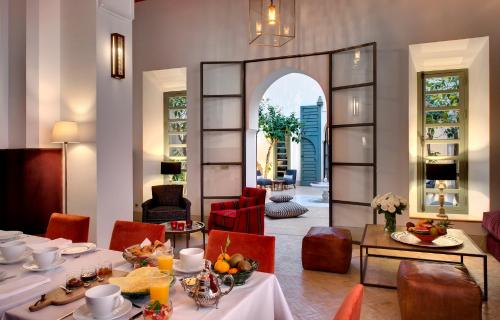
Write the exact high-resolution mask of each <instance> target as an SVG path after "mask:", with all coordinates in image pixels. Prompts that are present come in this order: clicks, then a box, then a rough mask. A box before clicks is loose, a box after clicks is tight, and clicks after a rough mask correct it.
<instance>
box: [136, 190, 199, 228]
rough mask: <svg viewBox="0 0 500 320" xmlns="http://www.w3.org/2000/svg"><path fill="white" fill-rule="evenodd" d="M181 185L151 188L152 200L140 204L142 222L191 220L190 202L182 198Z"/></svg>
mask: <svg viewBox="0 0 500 320" xmlns="http://www.w3.org/2000/svg"><path fill="white" fill-rule="evenodd" d="M183 189H184V188H183V186H182V185H158V186H153V187H151V191H152V194H153V197H152V199H149V200H148V201H146V202H144V203H143V204H142V222H148V223H164V222H168V221H176V220H190V219H191V202H190V201H189V200H188V199H186V198H184V197H183V196H182V194H183Z"/></svg>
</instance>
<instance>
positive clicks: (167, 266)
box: [157, 248, 174, 276]
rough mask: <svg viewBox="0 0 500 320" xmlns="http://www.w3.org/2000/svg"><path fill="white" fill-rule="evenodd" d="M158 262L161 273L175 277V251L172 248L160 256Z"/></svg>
mask: <svg viewBox="0 0 500 320" xmlns="http://www.w3.org/2000/svg"><path fill="white" fill-rule="evenodd" d="M157 261H158V269H160V271H161V272H165V273H168V274H169V275H171V276H173V274H174V270H173V269H174V251H173V249H172V248H169V249H168V250H165V252H163V253H162V254H160V255H159V256H158V258H157Z"/></svg>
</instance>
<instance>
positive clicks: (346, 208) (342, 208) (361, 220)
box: [333, 203, 373, 227]
mask: <svg viewBox="0 0 500 320" xmlns="http://www.w3.org/2000/svg"><path fill="white" fill-rule="evenodd" d="M370 223H373V210H372V209H371V208H370V207H362V206H353V205H347V204H340V203H335V204H334V206H333V225H334V226H338V227H359V226H364V225H365V224H370Z"/></svg>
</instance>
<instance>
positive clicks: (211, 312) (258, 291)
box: [0, 250, 293, 320]
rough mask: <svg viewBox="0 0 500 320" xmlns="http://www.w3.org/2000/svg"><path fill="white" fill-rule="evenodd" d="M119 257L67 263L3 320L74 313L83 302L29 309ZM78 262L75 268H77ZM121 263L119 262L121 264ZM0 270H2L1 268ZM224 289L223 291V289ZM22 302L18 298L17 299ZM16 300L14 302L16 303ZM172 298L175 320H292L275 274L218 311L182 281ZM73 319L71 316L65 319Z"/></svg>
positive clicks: (257, 276)
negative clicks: (79, 273)
mask: <svg viewBox="0 0 500 320" xmlns="http://www.w3.org/2000/svg"><path fill="white" fill-rule="evenodd" d="M117 257H119V259H120V261H121V262H124V260H123V258H121V253H120V252H117V251H110V250H99V251H98V252H96V253H94V254H88V255H83V256H81V257H80V258H78V259H74V260H70V259H71V258H69V259H68V261H66V263H65V265H64V266H63V267H64V271H63V270H58V271H54V272H53V273H51V274H50V275H47V276H49V277H50V276H51V277H52V282H51V283H50V286H45V287H44V288H43V289H42V288H38V290H36V292H30V294H29V297H30V298H28V297H23V299H22V300H21V301H17V300H16V301H17V303H15V302H13V304H15V306H14V305H13V304H10V306H9V307H8V308H4V307H3V306H2V307H1V308H2V309H4V310H7V311H6V312H5V314H4V315H3V318H2V319H4V320H30V319H32V320H41V319H43V320H45V319H47V320H49V319H58V318H59V317H62V316H64V315H66V314H68V313H70V312H71V311H73V310H75V309H76V308H78V307H79V306H81V305H82V304H83V303H85V301H84V299H80V300H78V301H75V302H73V303H70V304H67V305H64V306H49V307H46V308H44V309H42V310H40V311H37V312H30V311H29V310H28V307H29V306H30V305H31V304H32V303H33V302H34V300H33V298H34V297H39V295H40V294H42V293H43V292H47V291H49V290H51V289H53V288H55V287H57V286H59V285H61V284H63V283H64V281H65V274H66V272H65V271H66V270H72V269H74V268H76V267H77V270H79V268H81V267H82V266H84V265H86V264H95V263H97V262H98V261H99V259H102V258H106V260H110V261H113V263H114V264H116V263H118V262H115V261H116V258H117ZM75 263H76V266H74V265H75ZM118 264H119V263H118ZM127 266H128V264H122V267H118V268H117V269H125V268H127ZM0 270H1V269H0ZM224 289H225V288H223V290H224ZM15 299H19V297H17V298H15ZM15 299H14V300H15ZM171 299H172V303H173V307H174V315H173V319H172V320H194V319H200V320H212V319H213V320H232V319H236V320H245V319H251V320H253V319H255V320H257V319H258V320H274V319H276V320H292V319H293V317H292V314H291V312H290V309H289V307H288V304H287V302H286V300H285V297H284V296H283V292H282V291H281V287H280V285H279V283H278V280H277V278H276V276H275V275H273V274H268V273H262V272H255V273H254V274H253V275H252V277H251V278H250V279H249V280H248V281H247V283H246V284H245V285H244V286H240V287H234V289H233V291H231V292H230V293H229V295H227V296H224V297H223V298H222V299H221V301H220V303H219V308H218V309H215V308H201V309H200V310H196V305H195V303H194V301H193V300H192V299H191V298H189V297H188V296H187V294H185V293H184V291H183V289H182V287H181V285H180V283H179V281H177V282H176V284H175V287H174V288H173V290H172V293H171ZM138 311H139V309H137V308H133V310H132V311H131V312H130V313H129V315H127V316H126V317H123V318H122V319H128V318H129V317H130V316H132V315H133V314H135V313H136V312H138ZM66 319H72V318H71V317H68V318H65V320H66Z"/></svg>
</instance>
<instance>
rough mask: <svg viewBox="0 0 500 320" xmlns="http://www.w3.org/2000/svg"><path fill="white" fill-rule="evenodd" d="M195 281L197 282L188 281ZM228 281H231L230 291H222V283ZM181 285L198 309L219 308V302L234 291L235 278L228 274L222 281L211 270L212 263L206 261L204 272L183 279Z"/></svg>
mask: <svg viewBox="0 0 500 320" xmlns="http://www.w3.org/2000/svg"><path fill="white" fill-rule="evenodd" d="M193 279H194V280H195V281H188V280H193ZM226 280H227V281H229V282H230V283H231V285H230V286H229V289H227V290H226V291H222V290H221V283H227V282H226ZM190 282H192V283H190ZM181 285H182V287H183V288H184V291H186V292H187V293H188V295H189V296H190V297H191V298H193V299H194V301H195V302H196V305H197V306H198V309H200V307H210V306H215V308H218V306H219V300H220V299H221V298H222V297H223V296H225V295H227V294H228V293H229V292H231V290H232V289H233V287H234V278H233V276H232V275H230V274H227V275H225V276H224V277H223V278H222V279H220V278H219V277H218V275H217V274H216V273H214V272H213V271H212V270H211V263H210V261H206V262H205V268H204V269H203V271H201V272H200V273H199V274H198V275H197V276H196V277H195V278H185V279H182V281H181Z"/></svg>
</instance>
